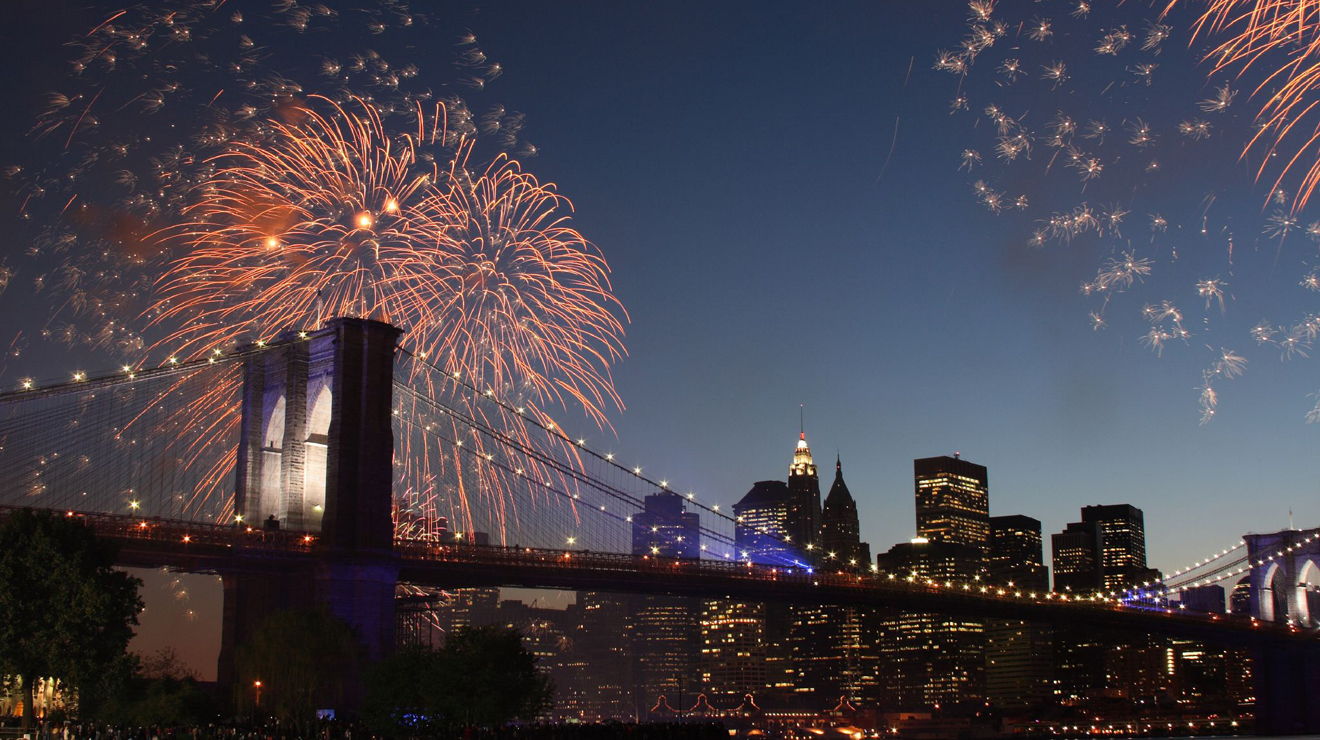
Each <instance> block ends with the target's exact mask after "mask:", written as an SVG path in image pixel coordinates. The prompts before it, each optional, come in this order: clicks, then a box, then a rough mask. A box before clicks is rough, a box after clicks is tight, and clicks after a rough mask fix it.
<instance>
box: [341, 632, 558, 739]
mask: <svg viewBox="0 0 1320 740" xmlns="http://www.w3.org/2000/svg"><path fill="white" fill-rule="evenodd" d="M536 661H537V658H536V656H535V655H532V654H531V653H530V652H529V651H528V650H527V649H526V648H525V647H524V646H523V643H522V635H520V634H519V633H518V632H517V631H515V630H511V629H506V628H503V627H497V626H487V627H462V628H459V629H457V630H454V631H453V632H450V633H449V635H448V637H447V638H446V639H445V646H444V647H443V648H441V649H440V650H434V649H431V648H426V647H414V648H407V649H404V650H401V651H399V652H398V653H396V654H395V655H393V656H391V657H389V658H386V659H385V660H383V661H381V662H380V663H378V664H377V665H376V667H375V668H374V669H373V670H372V672H371V674H370V676H369V677H368V683H367V696H366V700H365V701H364V703H363V707H362V714H363V718H364V719H366V720H367V722H368V723H369V724H370V725H371V726H372V728H373V729H374V730H376V731H377V732H380V733H382V734H385V735H389V736H396V737H397V736H402V735H409V736H412V735H421V736H425V735H431V734H437V733H439V732H442V731H443V730H445V729H453V728H455V727H461V726H466V725H477V726H483V727H499V726H501V725H504V724H506V723H508V722H510V721H512V720H514V719H524V720H529V719H535V718H536V717H537V716H538V715H540V714H541V713H542V712H544V711H545V710H547V709H549V708H550V706H551V700H552V699H553V697H554V690H555V689H554V682H553V681H551V680H550V677H549V676H547V675H546V674H545V673H544V672H542V671H540V670H537V668H536Z"/></svg>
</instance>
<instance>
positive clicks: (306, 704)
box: [235, 607, 362, 728]
mask: <svg viewBox="0 0 1320 740" xmlns="http://www.w3.org/2000/svg"><path fill="white" fill-rule="evenodd" d="M361 650H362V648H361V645H360V644H359V643H358V640H357V636H356V635H355V634H354V633H353V628H352V627H351V626H349V624H348V623H347V622H345V621H344V620H342V619H340V618H339V617H336V616H334V615H333V614H331V613H330V612H329V610H327V609H325V608H324V607H318V608H314V609H288V610H284V611H278V612H275V613H274V614H271V615H270V616H269V617H267V618H266V621H264V622H262V624H261V626H260V627H258V628H257V631H256V633H255V634H253V636H252V639H251V641H249V642H248V643H247V644H245V645H242V646H241V647H240V648H239V650H238V655H237V656H236V660H235V663H236V664H237V668H238V676H239V684H238V686H237V687H236V688H237V690H238V692H239V693H238V697H239V705H240V706H241V707H251V706H253V705H254V703H255V701H256V696H257V694H256V691H255V690H254V687H255V686H256V682H257V681H260V682H261V705H260V706H259V707H256V708H257V709H258V710H259V711H263V712H270V713H271V714H273V715H274V716H275V717H276V718H277V719H280V720H282V721H287V722H292V723H293V724H294V725H296V726H297V727H299V728H306V727H308V726H310V725H311V723H312V721H313V720H315V719H316V710H317V709H318V708H323V707H329V706H334V705H335V704H336V703H338V702H339V701H340V700H341V699H342V698H343V697H344V692H345V689H346V688H347V687H348V685H349V682H350V680H351V679H352V676H353V675H354V673H355V672H356V670H357V665H358V662H359V658H360V655H361Z"/></svg>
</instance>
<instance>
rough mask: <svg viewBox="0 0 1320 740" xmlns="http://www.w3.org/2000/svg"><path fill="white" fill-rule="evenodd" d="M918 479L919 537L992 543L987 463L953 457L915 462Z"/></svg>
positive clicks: (976, 544) (981, 547)
mask: <svg viewBox="0 0 1320 740" xmlns="http://www.w3.org/2000/svg"><path fill="white" fill-rule="evenodd" d="M912 469H913V473H914V478H915V482H916V499H917V536H918V537H924V538H926V539H927V540H930V541H931V542H948V543H951V544H955V545H963V546H966V547H974V548H976V549H978V550H981V551H982V552H983V553H984V552H985V551H986V550H988V549H989V546H990V483H989V476H988V474H987V472H986V469H985V466H983V465H977V464H975V463H970V462H968V461H966V460H963V459H962V458H961V457H960V456H959V455H958V454H957V453H954V456H953V457H948V456H942V457H927V458H920V459H917V460H913V461H912Z"/></svg>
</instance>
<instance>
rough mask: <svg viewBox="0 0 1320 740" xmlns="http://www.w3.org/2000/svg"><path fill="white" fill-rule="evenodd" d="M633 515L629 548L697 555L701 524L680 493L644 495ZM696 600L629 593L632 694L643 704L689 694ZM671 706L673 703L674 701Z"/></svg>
mask: <svg viewBox="0 0 1320 740" xmlns="http://www.w3.org/2000/svg"><path fill="white" fill-rule="evenodd" d="M644 506H645V508H644V510H643V511H642V512H640V513H638V514H635V515H633V528H632V549H633V554H634V555H641V556H645V557H668V558H697V557H699V556H700V554H701V526H700V520H699V517H698V515H697V513H696V512H689V511H687V505H686V502H685V501H684V499H683V497H682V496H679V495H678V494H676V493H673V492H670V491H664V492H661V493H654V494H651V495H650V496H647V497H646V500H645V504H644ZM699 603H700V602H699V601H698V600H696V599H689V598H683V597H679V596H666V595H635V596H633V597H632V598H631V599H630V605H631V616H632V641H633V645H632V656H633V671H632V676H633V693H634V694H635V695H636V696H637V697H640V701H641V702H642V703H645V704H648V705H650V704H654V703H655V701H656V700H657V699H658V698H659V697H660V696H662V695H663V696H666V697H668V698H669V699H670V702H671V704H672V702H673V701H676V700H677V697H678V696H679V695H680V694H691V695H693V696H695V693H694V692H693V691H692V688H693V685H694V684H695V683H696V682H697V681H698V677H697V676H698V669H697V657H698V655H699V642H700V627H699V625H698V623H697V610H698V608H699ZM675 708H679V707H677V705H675Z"/></svg>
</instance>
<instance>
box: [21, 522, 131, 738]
mask: <svg viewBox="0 0 1320 740" xmlns="http://www.w3.org/2000/svg"><path fill="white" fill-rule="evenodd" d="M115 555H116V552H115V549H114V547H113V546H111V545H109V544H107V543H105V542H102V541H100V540H97V539H96V537H95V535H94V534H93V533H92V530H91V529H90V528H89V527H87V526H86V525H85V524H83V523H82V522H81V521H80V520H78V519H77V518H74V517H66V516H56V515H53V514H51V513H50V512H36V511H27V510H24V511H17V512H15V513H13V514H12V515H11V516H10V517H9V518H8V519H7V520H5V521H4V523H3V524H0V675H7V676H11V677H14V678H16V679H17V680H18V681H19V682H21V684H22V692H23V723H24V726H31V722H32V711H33V686H34V684H35V682H36V681H37V680H39V679H41V678H57V679H60V680H61V681H63V682H65V683H66V684H70V685H72V686H74V687H75V688H79V687H85V688H87V689H91V688H92V686H93V685H94V684H96V683H97V682H98V681H99V680H101V679H102V678H103V676H104V675H106V674H107V673H111V672H113V668H114V666H115V664H116V663H117V662H118V661H121V660H122V659H123V657H124V655H125V649H126V648H127V647H128V641H129V640H130V639H132V637H133V627H134V626H136V625H137V623H138V620H137V615H138V614H139V613H140V612H141V611H142V607H143V604H142V599H141V598H139V596H138V587H139V586H141V585H142V581H140V580H138V579H137V578H134V577H132V576H130V575H128V574H127V573H123V572H120V571H116V570H114V568H113V566H114V563H115Z"/></svg>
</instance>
